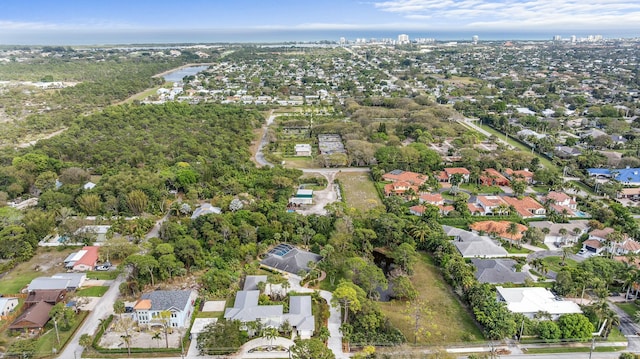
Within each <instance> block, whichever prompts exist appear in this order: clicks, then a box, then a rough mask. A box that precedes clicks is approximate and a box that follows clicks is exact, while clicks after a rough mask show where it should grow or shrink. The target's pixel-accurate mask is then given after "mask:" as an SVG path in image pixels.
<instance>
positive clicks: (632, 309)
mask: <svg viewBox="0 0 640 359" xmlns="http://www.w3.org/2000/svg"><path fill="white" fill-rule="evenodd" d="M616 305H617V306H618V307H619V308H620V309H622V310H624V312H625V313H627V314H629V315H630V316H631V317H633V318H635V315H636V312H637V311H639V310H640V307H638V306H637V305H636V303H634V302H626V303H616Z"/></svg>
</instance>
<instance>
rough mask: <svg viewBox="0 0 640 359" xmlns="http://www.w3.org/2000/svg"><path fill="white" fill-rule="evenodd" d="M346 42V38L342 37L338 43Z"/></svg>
mask: <svg viewBox="0 0 640 359" xmlns="http://www.w3.org/2000/svg"><path fill="white" fill-rule="evenodd" d="M346 43H347V39H345V38H344V37H341V38H340V45H344V44H346Z"/></svg>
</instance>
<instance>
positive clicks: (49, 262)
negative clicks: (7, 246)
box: [0, 247, 77, 294]
mask: <svg viewBox="0 0 640 359" xmlns="http://www.w3.org/2000/svg"><path fill="white" fill-rule="evenodd" d="M76 250H77V248H60V249H58V248H42V247H41V248H38V250H37V251H36V255H34V256H33V257H32V258H31V259H30V260H29V261H28V262H24V263H20V264H18V265H17V266H15V267H14V268H13V269H12V270H10V271H9V273H7V274H6V275H5V276H4V277H2V280H1V281H0V294H15V293H20V290H21V289H22V288H24V287H25V286H26V285H27V284H29V282H31V280H33V279H34V278H36V277H47V276H50V275H53V274H56V273H58V272H64V271H65V269H64V267H63V266H62V265H60V263H62V261H64V259H65V258H66V257H67V256H68V255H69V254H70V253H71V252H74V251H76Z"/></svg>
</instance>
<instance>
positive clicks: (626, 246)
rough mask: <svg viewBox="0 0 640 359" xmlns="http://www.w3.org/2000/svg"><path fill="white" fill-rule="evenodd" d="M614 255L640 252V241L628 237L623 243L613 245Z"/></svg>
mask: <svg viewBox="0 0 640 359" xmlns="http://www.w3.org/2000/svg"><path fill="white" fill-rule="evenodd" d="M613 253H614V255H619V256H624V255H627V254H638V253H640V243H638V242H637V241H636V240H634V239H632V238H626V239H625V240H624V241H622V243H617V244H614V245H613Z"/></svg>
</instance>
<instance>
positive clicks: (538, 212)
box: [502, 196, 547, 218]
mask: <svg viewBox="0 0 640 359" xmlns="http://www.w3.org/2000/svg"><path fill="white" fill-rule="evenodd" d="M502 199H503V200H504V201H505V202H506V203H507V204H508V205H509V206H510V207H513V208H515V209H516V212H518V215H519V216H520V217H522V218H534V217H544V216H545V215H546V213H547V210H546V209H544V207H543V206H542V205H541V204H540V203H538V201H536V200H535V199H533V198H531V197H522V198H517V197H509V196H504V197H502Z"/></svg>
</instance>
